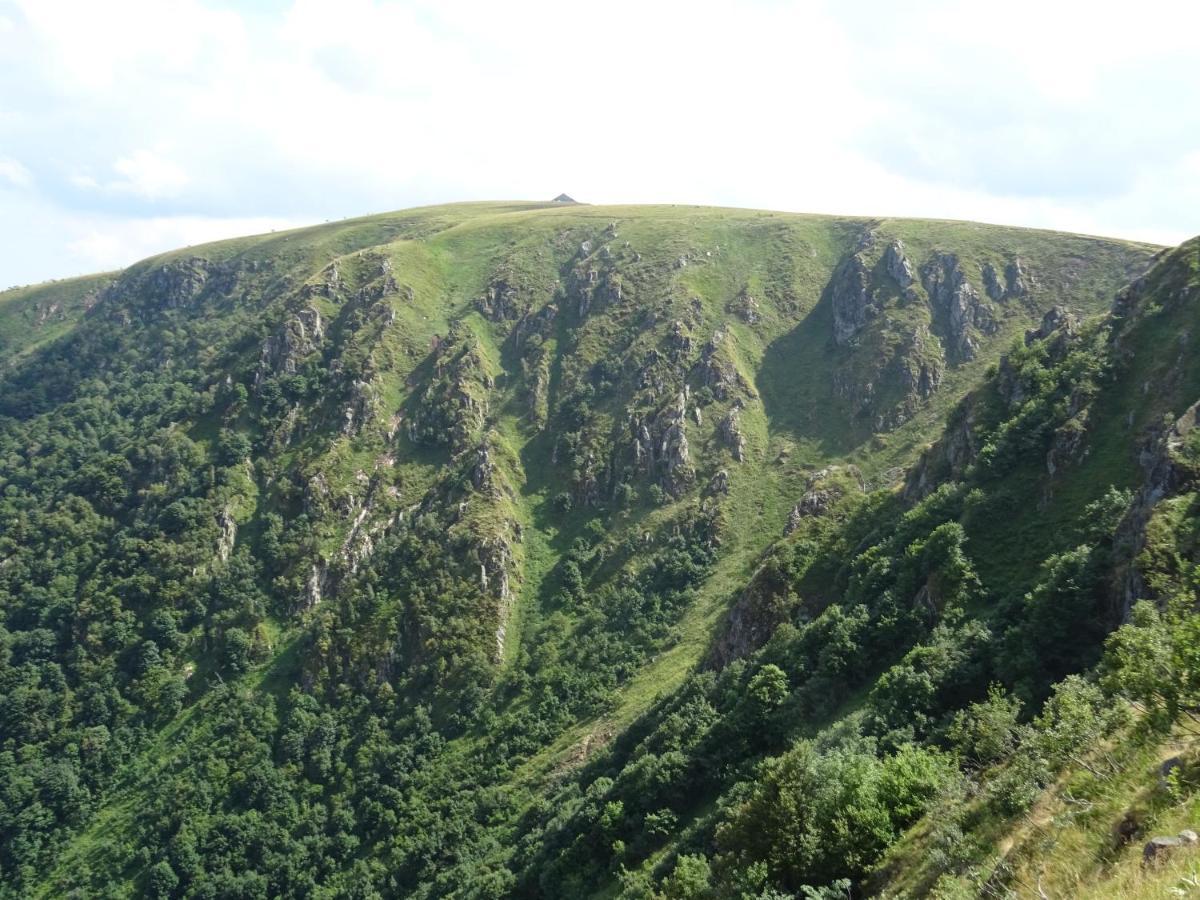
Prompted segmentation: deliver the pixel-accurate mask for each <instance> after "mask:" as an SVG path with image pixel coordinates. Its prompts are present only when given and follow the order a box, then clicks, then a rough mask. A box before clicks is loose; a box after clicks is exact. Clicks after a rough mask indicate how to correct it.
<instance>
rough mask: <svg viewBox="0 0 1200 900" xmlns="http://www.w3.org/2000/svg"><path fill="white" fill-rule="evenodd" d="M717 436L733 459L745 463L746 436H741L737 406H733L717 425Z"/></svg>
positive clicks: (738, 408)
mask: <svg viewBox="0 0 1200 900" xmlns="http://www.w3.org/2000/svg"><path fill="white" fill-rule="evenodd" d="M717 434H718V435H720V437H721V440H722V441H724V442H725V446H727V447H728V448H729V450H730V452H731V453H733V458H734V459H736V460H737V461H738V462H745V461H746V436H745V435H744V434H742V415H741V408H740V407H739V406H734V408H733V409H731V410H730V411H729V412H727V413H726V414H725V416H724V417H723V418H722V419H721V421H720V422H719V423H717Z"/></svg>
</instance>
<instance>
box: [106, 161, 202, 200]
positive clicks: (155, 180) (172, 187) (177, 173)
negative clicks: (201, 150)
mask: <svg viewBox="0 0 1200 900" xmlns="http://www.w3.org/2000/svg"><path fill="white" fill-rule="evenodd" d="M113 169H114V170H115V171H116V172H117V174H119V175H121V176H123V178H122V180H120V181H115V182H113V183H112V185H111V187H112V189H113V190H117V191H130V192H131V193H134V194H137V195H138V196H141V197H145V198H147V199H148V200H158V199H160V198H163V197H173V196H175V195H177V194H178V193H179V192H180V191H182V190H183V188H184V187H186V186H187V184H188V182H189V181H190V180H191V179H190V178H189V177H188V174H187V172H185V171H184V170H183V169H182V168H181V167H180V166H178V165H176V164H175V163H173V162H171V161H170V160H168V159H164V158H163V157H161V156H159V155H158V154H156V153H153V152H151V151H150V150H135V151H134V152H133V153H131V154H130V155H129V156H122V157H121V158H120V159H118V160H117V161H116V162H115V163H113Z"/></svg>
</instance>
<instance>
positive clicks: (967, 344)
mask: <svg viewBox="0 0 1200 900" xmlns="http://www.w3.org/2000/svg"><path fill="white" fill-rule="evenodd" d="M921 277H922V282H923V283H924V286H925V291H926V293H928V294H929V303H930V306H931V307H932V309H933V321H934V327H935V329H936V330H937V331H939V333H940V334H941V336H942V340H943V343H944V344H945V345H946V349H947V351H948V355H949V356H950V357H951V359H954V360H959V361H964V360H969V359H974V358H975V354H976V353H977V352H978V350H979V337H978V334H979V333H980V332H982V333H983V334H994V333H995V332H996V330H997V328H998V327H999V326H998V325H997V324H996V320H995V319H994V318H993V316H992V314H991V311H990V310H989V309H988V308H987V306H985V305H984V303H983V302H982V301H981V300H980V298H979V292H978V291H976V290H975V288H974V287H973V286H972V285H971V283H970V282H969V281H968V280H967V276H966V274H965V273H964V272H963V270H962V266H961V265H960V264H959V261H958V257H957V256H955V255H954V254H952V253H937V254H935V255H934V257H933V258H932V259H931V260H930V261H929V262H928V263H927V264H926V265H925V267H924V269H923V270H922V272H921Z"/></svg>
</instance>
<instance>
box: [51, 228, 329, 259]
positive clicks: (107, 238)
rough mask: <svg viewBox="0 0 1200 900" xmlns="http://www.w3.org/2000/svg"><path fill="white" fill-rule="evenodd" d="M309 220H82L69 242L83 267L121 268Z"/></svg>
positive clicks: (71, 250)
mask: <svg viewBox="0 0 1200 900" xmlns="http://www.w3.org/2000/svg"><path fill="white" fill-rule="evenodd" d="M303 224H308V223H305V222H299V221H294V220H291V219H278V218H270V217H250V218H205V217H202V216H161V217H154V218H147V219H134V220H127V221H120V220H117V221H86V220H85V221H78V222H72V223H69V225H68V227H69V228H70V229H71V230H72V231H74V232H75V233H76V236H75V237H73V238H72V239H70V240H69V242H68V243H67V245H66V248H67V251H68V253H69V254H70V255H71V258H72V259H74V260H76V261H77V262H78V263H79V264H80V265H81V266H82V268H83V270H85V271H86V270H88V269H101V270H103V269H114V268H121V267H124V266H127V265H129V264H130V263H133V262H136V261H137V260H139V259H143V258H145V257H147V256H152V255H153V254H155V253H162V252H165V251H167V250H174V249H176V248H178V247H185V246H191V245H194V244H203V243H207V242H208V241H215V240H221V239H223V238H229V237H236V236H239V235H247V234H263V233H265V232H268V231H282V230H283V229H286V228H295V227H297V226H299V225H303Z"/></svg>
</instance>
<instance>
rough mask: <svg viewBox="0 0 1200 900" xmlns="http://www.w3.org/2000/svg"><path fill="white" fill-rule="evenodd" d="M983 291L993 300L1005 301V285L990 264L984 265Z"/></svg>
mask: <svg viewBox="0 0 1200 900" xmlns="http://www.w3.org/2000/svg"><path fill="white" fill-rule="evenodd" d="M982 275H983V290H984V293H986V294H987V295H988V297H990V298H991V299H993V300H1003V299H1004V285H1002V284H1001V283H1000V274H999V273H998V272H997V271H996V267H995V266H993V265H992V264H991V263H990V262H989V263H984V264H983V270H982Z"/></svg>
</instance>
